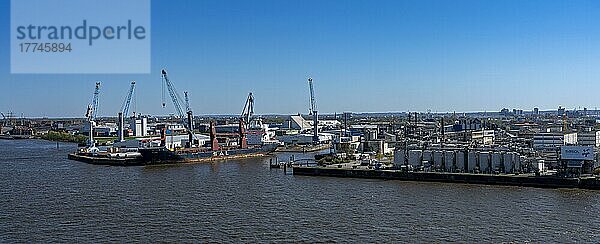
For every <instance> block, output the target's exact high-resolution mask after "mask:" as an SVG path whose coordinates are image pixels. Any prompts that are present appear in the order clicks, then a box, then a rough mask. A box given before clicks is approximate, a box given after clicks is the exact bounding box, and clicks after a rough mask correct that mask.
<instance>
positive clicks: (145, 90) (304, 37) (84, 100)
mask: <svg viewBox="0 0 600 244" xmlns="http://www.w3.org/2000/svg"><path fill="white" fill-rule="evenodd" d="M374 3H375V4H374ZM9 5H10V1H0V9H2V11H3V12H4V14H2V15H1V16H0V28H2V29H0V30H1V31H3V32H4V33H9V32H10V30H9V28H10V26H9V22H10V6H9ZM599 10H600V2H597V1H514V0H512V1H467V0H464V1H441V0H439V1H436V0H425V1H377V2H366V1H344V2H343V3H340V2H322V1H262V0H259V1H251V2H241V1H170V2H169V1H165V0H154V1H152V26H151V38H152V39H151V41H152V55H151V56H152V73H151V74H138V75H136V74H131V75H83V74H82V75H45V74H25V75H24V74H20V75H12V74H10V53H9V51H8V48H3V49H0V57H1V58H0V81H2V91H3V92H2V95H1V96H0V111H2V112H7V111H12V112H14V113H15V115H16V116H19V115H20V114H21V113H23V114H24V115H25V116H27V117H83V115H84V113H85V109H86V106H87V104H88V103H89V102H90V101H91V98H92V92H93V88H94V82H95V81H97V80H100V81H102V88H101V94H100V116H115V115H116V113H117V112H118V110H119V109H120V107H121V104H122V102H123V99H124V98H125V95H126V93H127V90H128V88H129V82H130V81H131V80H136V81H137V87H136V99H135V101H136V102H135V104H134V107H135V108H136V109H135V110H136V111H137V112H140V113H143V114H154V115H166V114H170V113H174V110H173V108H172V106H171V101H170V99H169V97H168V94H166V101H165V102H166V103H167V104H168V106H167V108H162V106H161V104H162V100H161V80H160V69H161V68H163V67H164V68H166V69H167V70H168V71H169V76H170V78H171V79H172V80H173V82H174V83H175V85H176V87H177V89H178V90H179V92H180V93H183V91H189V93H190V101H191V105H192V109H193V111H194V113H195V114H196V115H203V114H238V113H240V112H241V110H242V108H243V105H244V101H245V99H246V96H247V93H248V92H253V93H254V96H255V98H256V105H255V106H256V110H255V112H256V113H257V114H296V113H303V114H305V113H307V112H308V106H309V98H308V85H307V78H308V77H312V78H313V79H314V82H315V89H316V97H317V104H318V108H319V111H320V113H334V112H338V113H340V112H344V111H352V112H385V111H397V112H404V111H422V112H425V111H427V110H431V111H432V112H436V111H437V112H452V111H456V112H457V113H459V112H466V111H482V112H483V111H488V112H497V111H499V110H500V109H502V108H509V109H512V108H517V109H523V110H532V109H533V108H534V107H538V108H539V109H540V110H554V109H556V108H558V106H563V107H565V108H567V109H568V110H572V109H574V108H581V109H582V108H583V107H587V108H588V109H590V110H593V109H595V108H596V107H597V104H598V102H599V101H600V99H598V98H597V97H598V96H597V91H599V90H600V82H598V80H600V69H598V68H597V65H596V64H598V63H600V48H598V45H597V44H598V43H600V28H598V26H599V25H598V23H600V15H598V14H597V13H598V12H600V11H599ZM174 16H175V17H174ZM9 41H10V37H9V35H4V36H2V37H0V45H2V46H4V47H8V45H9Z"/></svg>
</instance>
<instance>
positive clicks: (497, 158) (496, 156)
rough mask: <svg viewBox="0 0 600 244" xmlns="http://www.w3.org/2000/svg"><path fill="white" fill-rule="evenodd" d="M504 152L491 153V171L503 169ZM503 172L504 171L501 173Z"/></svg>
mask: <svg viewBox="0 0 600 244" xmlns="http://www.w3.org/2000/svg"><path fill="white" fill-rule="evenodd" d="M503 160H504V152H494V153H492V169H493V170H498V171H499V170H501V169H502V168H504V162H503ZM502 172H504V171H502Z"/></svg>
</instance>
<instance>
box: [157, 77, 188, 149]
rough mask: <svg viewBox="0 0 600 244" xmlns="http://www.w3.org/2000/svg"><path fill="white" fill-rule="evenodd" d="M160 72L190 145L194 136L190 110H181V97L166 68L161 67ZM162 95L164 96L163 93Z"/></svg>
mask: <svg viewBox="0 0 600 244" xmlns="http://www.w3.org/2000/svg"><path fill="white" fill-rule="evenodd" d="M160 73H161V78H162V80H163V81H164V82H163V85H164V86H166V88H167V90H168V91H169V95H170V96H171V100H172V101H173V107H175V111H176V112H177V114H178V115H179V118H180V119H181V123H182V124H183V126H184V127H185V129H186V130H187V132H188V139H189V143H188V145H187V146H188V147H192V146H193V141H194V138H195V137H196V136H195V135H194V131H193V129H194V128H193V127H192V122H193V116H192V111H191V110H188V111H186V113H184V112H183V109H182V108H181V103H180V102H179V101H180V100H181V97H179V93H178V92H177V90H176V89H175V85H173V83H172V82H171V80H169V77H168V76H167V70H165V69H162V70H161V71H160ZM163 92H164V89H163ZM163 97H164V94H163ZM164 106H165V102H164V100H163V107H164ZM186 115H187V121H186Z"/></svg>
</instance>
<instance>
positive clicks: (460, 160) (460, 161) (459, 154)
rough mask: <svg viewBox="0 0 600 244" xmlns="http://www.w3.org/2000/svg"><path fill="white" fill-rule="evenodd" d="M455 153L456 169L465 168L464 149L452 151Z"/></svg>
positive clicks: (462, 169)
mask: <svg viewBox="0 0 600 244" xmlns="http://www.w3.org/2000/svg"><path fill="white" fill-rule="evenodd" d="M454 153H455V155H456V169H457V170H459V171H464V170H465V152H464V151H456V152H454Z"/></svg>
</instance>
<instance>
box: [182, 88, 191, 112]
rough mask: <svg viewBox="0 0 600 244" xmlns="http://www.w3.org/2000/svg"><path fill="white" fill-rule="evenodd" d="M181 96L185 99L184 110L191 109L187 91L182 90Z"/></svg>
mask: <svg viewBox="0 0 600 244" xmlns="http://www.w3.org/2000/svg"><path fill="white" fill-rule="evenodd" d="M183 96H184V99H185V111H186V112H187V111H192V109H191V108H190V97H189V96H188V92H187V91H184V92H183Z"/></svg>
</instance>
